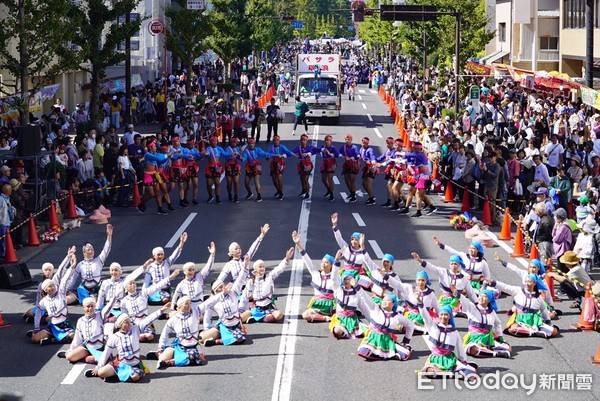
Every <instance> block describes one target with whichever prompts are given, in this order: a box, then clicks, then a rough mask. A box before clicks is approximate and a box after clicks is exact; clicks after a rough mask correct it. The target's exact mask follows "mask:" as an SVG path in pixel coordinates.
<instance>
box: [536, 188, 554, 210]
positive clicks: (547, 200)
mask: <svg viewBox="0 0 600 401" xmlns="http://www.w3.org/2000/svg"><path fill="white" fill-rule="evenodd" d="M533 185H534V188H535V183H534V184H533ZM533 194H534V195H535V200H536V202H543V203H544V204H545V205H546V213H547V214H548V216H553V215H554V209H555V207H554V203H553V201H552V198H551V197H550V191H549V190H548V188H546V187H543V186H538V187H537V188H536V189H535V190H534V191H533Z"/></svg>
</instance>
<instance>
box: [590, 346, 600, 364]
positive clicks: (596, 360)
mask: <svg viewBox="0 0 600 401" xmlns="http://www.w3.org/2000/svg"><path fill="white" fill-rule="evenodd" d="M590 362H592V365H596V366H600V345H599V346H598V351H596V355H594V356H593V357H592V360H591V361H590Z"/></svg>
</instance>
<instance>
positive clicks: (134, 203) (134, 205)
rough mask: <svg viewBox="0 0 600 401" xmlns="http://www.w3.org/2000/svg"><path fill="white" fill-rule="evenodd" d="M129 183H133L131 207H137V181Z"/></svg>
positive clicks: (138, 200) (138, 191)
mask: <svg viewBox="0 0 600 401" xmlns="http://www.w3.org/2000/svg"><path fill="white" fill-rule="evenodd" d="M131 185H133V200H132V201H131V207H138V205H139V204H140V203H141V199H140V189H139V188H138V183H137V182H133V183H132V184H131Z"/></svg>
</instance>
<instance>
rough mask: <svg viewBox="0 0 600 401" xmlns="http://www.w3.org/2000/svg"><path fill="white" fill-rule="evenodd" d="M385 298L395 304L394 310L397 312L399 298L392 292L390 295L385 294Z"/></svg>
mask: <svg viewBox="0 0 600 401" xmlns="http://www.w3.org/2000/svg"><path fill="white" fill-rule="evenodd" d="M384 296H385V297H388V298H389V299H391V300H392V301H393V302H394V308H393V309H392V310H393V311H394V312H396V309H398V297H397V296H396V295H394V294H392V293H391V292H390V293H389V294H385V295H384Z"/></svg>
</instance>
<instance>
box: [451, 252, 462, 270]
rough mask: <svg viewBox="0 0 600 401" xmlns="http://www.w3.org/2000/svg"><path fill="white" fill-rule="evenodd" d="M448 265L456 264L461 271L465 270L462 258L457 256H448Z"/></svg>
mask: <svg viewBox="0 0 600 401" xmlns="http://www.w3.org/2000/svg"><path fill="white" fill-rule="evenodd" d="M450 263H458V264H459V265H460V267H461V269H464V268H465V262H463V260H462V258H461V257H460V256H458V255H452V256H450Z"/></svg>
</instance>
